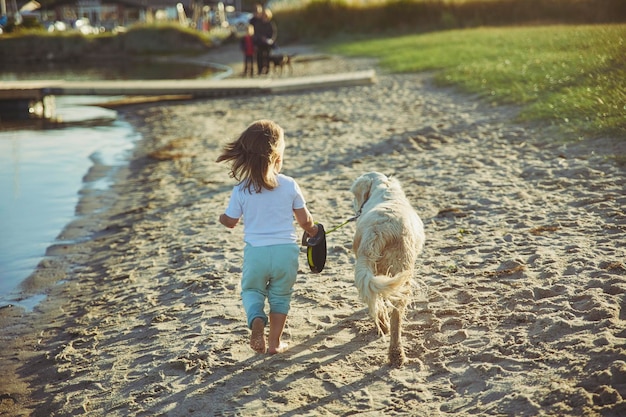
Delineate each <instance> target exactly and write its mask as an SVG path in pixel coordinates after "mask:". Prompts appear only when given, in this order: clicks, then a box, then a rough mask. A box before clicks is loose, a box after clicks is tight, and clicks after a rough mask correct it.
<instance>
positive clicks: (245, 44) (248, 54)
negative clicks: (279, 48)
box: [241, 25, 256, 77]
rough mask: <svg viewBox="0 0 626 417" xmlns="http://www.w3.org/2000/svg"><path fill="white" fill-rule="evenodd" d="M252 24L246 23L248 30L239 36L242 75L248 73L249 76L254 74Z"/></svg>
mask: <svg viewBox="0 0 626 417" xmlns="http://www.w3.org/2000/svg"><path fill="white" fill-rule="evenodd" d="M253 37H254V26H252V25H248V32H247V33H246V34H245V36H244V37H243V38H241V50H242V52H243V76H244V77H245V76H246V75H248V73H250V76H251V77H253V76H254V52H255V50H256V48H255V46H254V39H253Z"/></svg>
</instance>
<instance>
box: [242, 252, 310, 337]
mask: <svg viewBox="0 0 626 417" xmlns="http://www.w3.org/2000/svg"><path fill="white" fill-rule="evenodd" d="M299 254H300V248H298V245H296V244H295V243H294V244H288V245H272V246H251V245H248V244H246V246H245V247H244V250H243V274H242V277H241V299H242V302H243V308H244V310H245V311H246V318H247V321H248V327H249V328H252V321H253V320H254V319H256V318H257V317H259V318H261V319H263V321H264V322H265V324H267V322H268V317H267V315H266V314H265V300H266V299H267V301H268V303H269V307H270V313H279V314H288V313H289V306H290V304H291V293H292V292H293V285H294V284H295V282H296V278H297V276H298V256H299Z"/></svg>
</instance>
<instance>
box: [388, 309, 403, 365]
mask: <svg viewBox="0 0 626 417" xmlns="http://www.w3.org/2000/svg"><path fill="white" fill-rule="evenodd" d="M403 316H404V306H401V307H399V308H398V307H396V308H393V310H392V311H391V329H390V333H389V336H390V337H389V338H390V341H389V363H390V364H391V366H394V367H396V368H399V367H401V366H402V365H403V364H404V361H405V360H406V356H404V347H403V346H402V317H403Z"/></svg>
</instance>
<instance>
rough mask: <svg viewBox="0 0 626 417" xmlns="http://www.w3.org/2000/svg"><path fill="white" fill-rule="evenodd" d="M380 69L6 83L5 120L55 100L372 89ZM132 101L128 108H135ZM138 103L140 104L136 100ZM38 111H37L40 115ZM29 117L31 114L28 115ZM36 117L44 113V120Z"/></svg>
mask: <svg viewBox="0 0 626 417" xmlns="http://www.w3.org/2000/svg"><path fill="white" fill-rule="evenodd" d="M375 80H376V73H375V71H374V70H367V71H358V72H349V73H339V74H322V75H316V76H306V77H279V78H265V77H264V78H261V77H258V78H236V79H235V78H233V79H231V78H227V79H219V80H217V79H207V80H199V79H194V80H124V81H10V82H0V119H2V118H3V116H4V118H7V117H8V116H15V115H16V114H18V115H19V116H20V117H18V118H24V117H26V118H32V117H49V113H50V108H51V107H52V108H53V107H54V104H53V102H52V103H51V100H50V99H51V98H53V97H54V96H62V95H69V96H77V95H88V96H125V97H136V96H140V97H144V98H145V97H148V99H147V100H143V101H157V100H159V97H163V99H165V100H167V99H168V98H169V99H171V98H172V97H179V98H189V99H191V98H206V97H224V96H233V95H260V94H278V93H290V92H297V91H304V90H312V89H328V88H339V87H349V86H357V85H367V84H372V83H374V82H375ZM132 102H133V100H132V99H130V100H127V101H126V103H132ZM134 102H138V101H134ZM35 110H37V111H35ZM24 112H27V114H25V115H24V114H23V113H24ZM35 113H42V115H38V114H35Z"/></svg>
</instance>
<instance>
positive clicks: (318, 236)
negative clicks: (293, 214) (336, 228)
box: [306, 223, 326, 246]
mask: <svg viewBox="0 0 626 417" xmlns="http://www.w3.org/2000/svg"><path fill="white" fill-rule="evenodd" d="M315 229H316V230H315V234H313V235H309V238H308V239H307V240H306V244H307V246H317V245H318V244H319V243H320V242H322V241H323V240H324V238H325V237H326V232H324V226H323V225H322V224H321V223H317V224H316V225H315Z"/></svg>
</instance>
